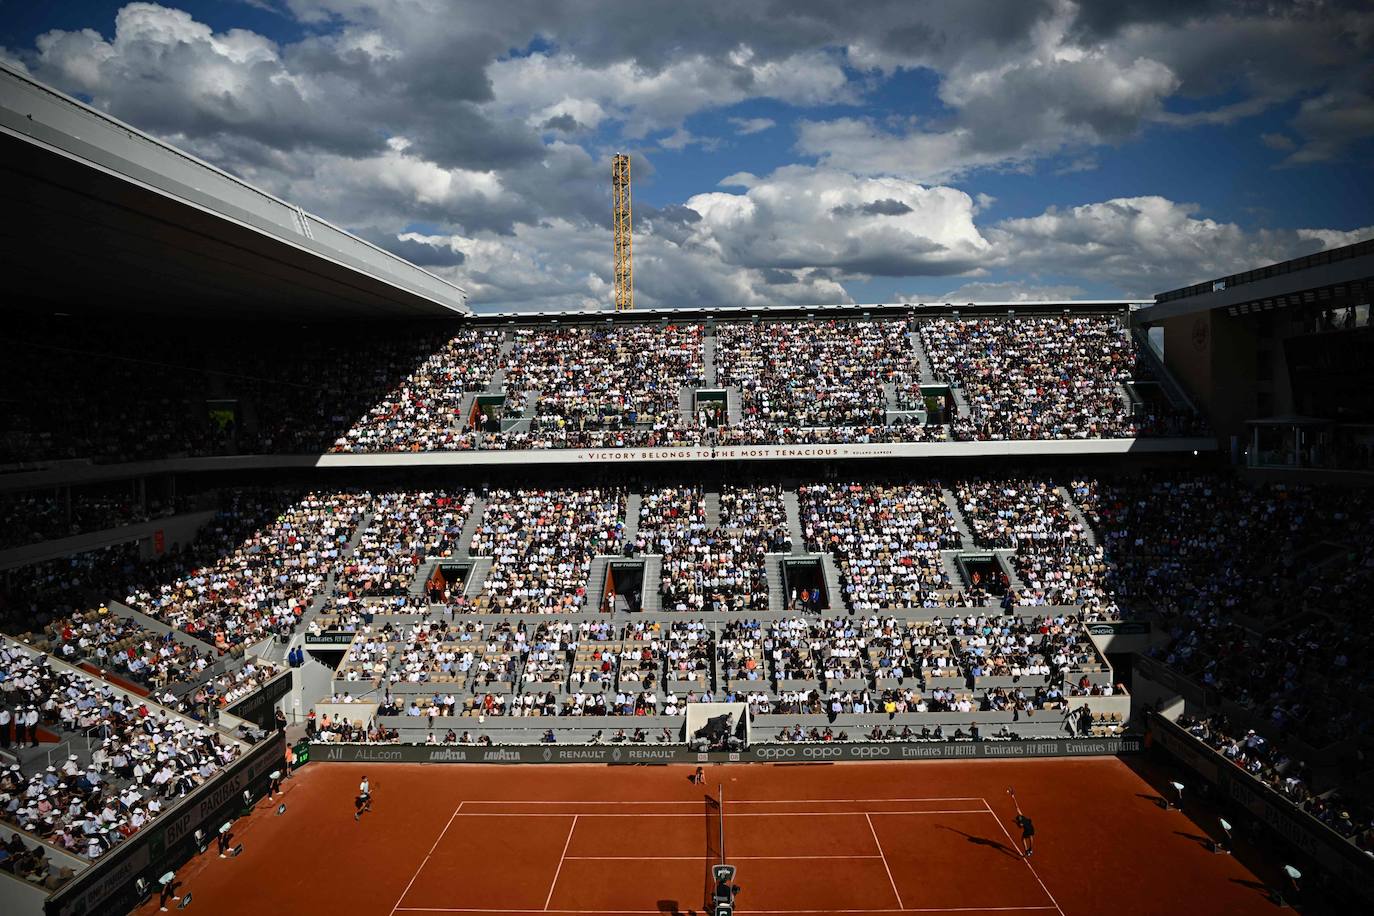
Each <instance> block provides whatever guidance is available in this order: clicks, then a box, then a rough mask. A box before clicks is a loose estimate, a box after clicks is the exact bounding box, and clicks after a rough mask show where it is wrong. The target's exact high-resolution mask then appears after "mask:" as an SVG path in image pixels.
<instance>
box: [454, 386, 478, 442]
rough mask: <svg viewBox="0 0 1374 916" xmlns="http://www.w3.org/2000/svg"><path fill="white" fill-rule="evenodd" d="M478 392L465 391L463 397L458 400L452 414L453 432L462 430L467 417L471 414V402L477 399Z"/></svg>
mask: <svg viewBox="0 0 1374 916" xmlns="http://www.w3.org/2000/svg"><path fill="white" fill-rule="evenodd" d="M477 395H478V392H476V391H465V392H463V398H462V400H461V401H459V402H458V410H457V411H455V412H454V414H453V429H454V431H455V432H462V431H463V427H465V426H466V425H467V422H468V417H469V416H471V415H472V403H473V402H474V401H476V400H477Z"/></svg>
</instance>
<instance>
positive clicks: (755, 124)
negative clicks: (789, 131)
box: [730, 118, 778, 137]
mask: <svg viewBox="0 0 1374 916" xmlns="http://www.w3.org/2000/svg"><path fill="white" fill-rule="evenodd" d="M730 123H731V124H733V125H735V132H736V133H738V134H739V135H741V136H745V137H747V136H748V135H749V134H759V133H763V132H764V131H765V130H771V129H772V128H774V127H777V126H778V122H777V121H774V120H773V119H772V118H731V119H730Z"/></svg>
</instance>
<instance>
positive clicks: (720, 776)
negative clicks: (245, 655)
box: [140, 758, 1291, 916]
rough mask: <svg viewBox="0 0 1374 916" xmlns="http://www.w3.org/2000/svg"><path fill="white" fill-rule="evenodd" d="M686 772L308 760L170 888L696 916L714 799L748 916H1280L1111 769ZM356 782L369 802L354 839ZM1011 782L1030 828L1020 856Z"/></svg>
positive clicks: (230, 905)
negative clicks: (279, 792)
mask: <svg viewBox="0 0 1374 916" xmlns="http://www.w3.org/2000/svg"><path fill="white" fill-rule="evenodd" d="M1136 767H1137V768H1139V767H1140V765H1139V764H1137V765H1136ZM691 772H692V768H690V767H681V766H676V767H614V768H611V767H606V766H576V765H550V766H477V765H468V764H461V765H442V764H440V765H430V766H421V765H376V766H368V765H362V764H348V765H344V764H325V763H314V764H311V765H309V766H307V767H305V768H304V769H303V770H301V771H300V772H299V773H297V774H296V776H295V777H293V778H292V779H291V780H290V781H288V782H287V784H286V792H285V795H284V797H283V796H278V798H277V799H273V800H264V801H263V802H261V803H260V804H259V805H258V810H257V811H256V813H255V814H254V815H253V816H252V817H251V818H248V819H245V820H240V821H238V822H237V823H236V825H235V828H234V832H235V837H234V841H235V842H241V843H243V846H244V852H243V854H242V855H241V856H239V857H237V858H231V859H223V860H221V859H219V858H218V857H217V856H216V855H215V853H214V851H213V848H212V850H211V851H210V852H209V853H207V854H205V855H202V856H201V857H200V858H199V859H197V860H196V861H194V862H191V863H188V864H187V865H186V866H185V867H184V868H183V869H181V871H180V872H179V874H178V877H179V879H180V881H181V886H180V888H179V892H180V893H186V892H190V893H192V894H193V895H194V902H193V903H192V907H193V908H194V911H195V913H196V914H197V916H214V914H220V913H224V914H231V913H243V912H246V911H250V910H251V911H253V912H267V913H291V914H295V916H300V914H313V913H319V914H362V916H441V914H446V913H453V914H459V913H462V914H483V913H486V914H514V913H542V912H549V913H561V914H588V916H612V914H656V913H673V912H678V913H683V914H688V913H701V912H703V909H704V905H705V902H706V896H707V893H708V890H707V881H708V879H707V868H708V865H709V864H711V863H712V862H714V861H717V856H718V849H717V846H718V841H717V836H718V827H719V822H718V821H717V820H716V815H715V814H714V813H713V810H712V807H711V805H710V803H709V802H707V801H706V796H707V795H708V794H709V795H711V796H714V795H716V794H717V786H718V785H723V786H724V796H725V807H724V811H725V852H726V858H727V859H728V860H729V861H730V862H731V863H732V864H734V865H736V866H737V867H738V869H739V872H738V876H737V878H736V883H737V884H738V885H740V887H741V888H742V890H741V893H740V896H739V898H738V899H737V901H736V903H737V906H736V909H737V912H740V913H772V914H784V913H798V914H813V913H841V912H848V913H863V914H872V916H896V914H900V913H968V914H971V916H979V914H1004V916H1018V914H1020V916H1051V914H1060V916H1088V914H1098V913H1111V914H1114V916H1135V914H1140V916H1144V914H1164V913H1168V914H1211V913H1215V914H1247V913H1269V914H1273V913H1277V912H1278V910H1277V909H1276V908H1275V907H1274V905H1273V904H1271V903H1270V902H1269V901H1268V900H1267V899H1266V897H1265V894H1264V890H1263V885H1262V884H1261V883H1260V882H1259V880H1258V879H1257V878H1256V876H1255V875H1254V874H1252V873H1251V872H1250V871H1249V870H1248V869H1247V868H1246V867H1245V865H1244V864H1242V862H1241V861H1240V860H1238V859H1237V858H1232V857H1230V856H1224V855H1213V854H1211V853H1209V852H1208V851H1207V850H1206V849H1205V848H1204V846H1203V845H1202V841H1203V840H1204V839H1205V831H1204V830H1202V829H1201V828H1200V827H1199V826H1198V825H1197V824H1195V823H1193V822H1192V821H1191V820H1189V819H1188V817H1187V816H1186V815H1185V814H1183V813H1180V812H1179V811H1175V810H1169V811H1166V810H1163V809H1161V808H1160V807H1159V806H1158V805H1157V804H1155V803H1154V801H1153V798H1154V796H1155V794H1156V793H1155V790H1154V789H1153V788H1151V786H1150V784H1149V783H1148V782H1146V781H1145V780H1144V779H1142V777H1141V776H1140V775H1138V774H1137V773H1136V772H1135V771H1134V770H1133V769H1132V768H1131V767H1129V766H1127V765H1126V764H1125V763H1123V762H1121V761H1119V760H1116V759H1114V758H1088V759H1077V760H1054V761H1033V762H1032V761H1006V762H1003V761H960V762H924V761H923V762H916V763H897V764H890V763H861V764H849V763H846V764H833V765H812V766H795V765H794V766H786V765H758V764H753V765H734V766H711V767H707V769H706V783H707V784H706V785H705V786H694V785H692V784H691V782H690V774H691ZM363 774H367V775H368V777H369V778H370V779H371V782H372V787H373V796H374V800H375V804H374V810H373V811H372V812H371V813H369V814H364V815H363V817H362V819H361V821H358V822H355V821H354V819H353V798H354V795H355V794H356V791H357V786H358V781H359V779H360V778H361V777H362V775H363ZM1008 786H1015V787H1016V796H1017V800H1018V801H1019V802H1020V805H1021V808H1022V810H1023V811H1025V812H1026V813H1027V814H1029V815H1030V816H1031V817H1033V818H1034V820H1035V825H1036V831H1037V836H1036V850H1035V855H1034V856H1033V857H1031V858H1030V859H1025V858H1023V857H1022V856H1021V855H1020V854H1019V849H1020V838H1019V832H1018V831H1016V828H1015V825H1014V823H1013V817H1014V815H1015V811H1014V809H1013V807H1012V802H1011V799H1010V798H1009V797H1008V796H1007V794H1006V789H1007V787H1008ZM283 799H284V800H285V802H286V804H287V811H286V814H285V815H283V816H281V817H278V816H276V815H275V814H274V810H275V808H276V806H277V804H278V803H279V802H280V801H282V800H283ZM156 911H157V903H156V900H154V901H153V902H151V903H149V904H148V905H145V906H144V907H143V909H142V910H141V911H140V912H143V913H154V912H156ZM1289 912H1291V911H1289Z"/></svg>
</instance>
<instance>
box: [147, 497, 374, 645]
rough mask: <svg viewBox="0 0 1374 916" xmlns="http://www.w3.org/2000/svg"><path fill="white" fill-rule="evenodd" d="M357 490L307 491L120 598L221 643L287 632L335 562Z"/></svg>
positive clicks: (359, 503) (349, 532) (349, 529)
mask: <svg viewBox="0 0 1374 916" xmlns="http://www.w3.org/2000/svg"><path fill="white" fill-rule="evenodd" d="M366 505H367V499H366V497H364V496H359V495H354V494H348V493H310V494H307V495H306V496H305V497H304V498H302V499H300V500H299V501H297V502H295V503H294V504H292V505H290V506H288V507H287V508H286V509H285V511H283V512H282V513H281V514H280V515H279V516H277V517H276V518H275V519H274V520H273V521H272V522H271V523H269V524H267V525H265V526H263V527H262V528H260V529H258V530H257V531H255V532H253V533H252V534H251V535H250V536H249V537H248V538H247V539H246V540H244V541H242V542H240V543H237V544H235V545H234V546H233V547H231V548H229V549H227V550H226V551H225V552H224V553H223V554H222V555H221V556H220V557H219V559H217V560H215V561H213V562H211V563H209V564H207V565H204V566H200V567H198V568H192V569H190V570H188V571H187V572H185V573H184V574H183V575H181V576H179V577H177V578H176V579H175V580H173V581H170V582H164V583H163V584H161V585H154V586H151V587H147V588H142V589H139V590H137V591H135V592H133V593H132V594H130V595H129V596H128V598H127V603H128V604H129V605H131V606H132V607H135V608H137V609H138V610H141V611H143V612H144V613H147V614H150V615H152V616H154V617H157V618H158V619H160V620H162V621H164V622H166V623H168V624H171V625H172V626H174V627H176V628H177V629H180V630H183V631H185V632H187V633H189V634H190V635H192V636H195V637H197V638H199V639H201V640H203V641H205V642H208V643H211V644H212V645H214V646H215V647H216V648H217V649H219V650H221V651H223V650H227V649H228V648H230V647H231V646H234V645H239V644H244V643H253V642H257V641H258V640H261V639H263V638H265V637H267V636H273V635H286V634H289V633H290V632H292V631H293V630H294V629H295V627H296V624H297V622H298V621H299V619H300V617H301V615H302V614H303V613H304V611H305V609H306V606H307V605H308V604H309V602H310V601H311V599H312V598H313V597H314V595H315V594H316V592H317V591H318V590H319V589H320V587H321V586H322V585H323V584H324V581H325V578H326V577H327V576H328V575H329V573H330V572H331V570H333V569H334V568H335V566H336V565H338V563H339V560H340V557H341V556H342V554H343V551H344V548H345V547H346V545H347V544H348V542H349V539H350V538H352V536H353V533H354V529H355V528H356V527H357V524H358V522H359V520H360V519H361V517H362V512H363V510H364V509H365V508H366Z"/></svg>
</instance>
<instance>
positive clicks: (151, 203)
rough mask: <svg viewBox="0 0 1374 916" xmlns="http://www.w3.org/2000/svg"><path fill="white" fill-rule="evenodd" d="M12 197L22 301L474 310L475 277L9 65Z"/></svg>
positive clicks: (11, 283) (14, 258)
mask: <svg viewBox="0 0 1374 916" xmlns="http://www.w3.org/2000/svg"><path fill="white" fill-rule="evenodd" d="M0 200H2V201H3V206H4V210H5V215H6V219H5V220H4V225H3V228H0V265H2V266H3V270H4V277H5V287H6V299H7V301H8V303H9V305H10V307H11V308H14V307H27V308H31V309H40V310H45V311H61V312H69V313H85V314H89V313H91V312H100V313H110V312H114V313H123V312H145V313H155V314H171V315H175V316H177V317H179V318H187V319H192V320H205V319H211V318H214V319H224V318H275V319H291V320H304V321H322V320H333V319H350V318H420V317H444V316H447V317H454V316H460V315H463V316H465V315H468V314H470V310H469V308H468V305H467V294H466V293H465V292H464V291H463V290H462V289H461V288H460V287H458V286H455V285H453V284H452V283H449V282H447V281H446V280H443V279H441V278H439V277H436V276H434V275H433V274H431V273H429V272H428V271H425V270H423V269H421V268H419V267H416V266H415V265H414V264H411V263H410V262H408V261H406V260H404V259H403V258H399V257H397V256H396V255H393V254H391V253H390V252H387V251H384V250H383V249H381V248H379V247H377V246H376V245H373V244H371V243H370V242H367V241H365V240H363V239H360V238H358V237H357V236H354V235H351V234H349V233H347V232H345V231H343V230H342V229H339V228H338V227H336V226H333V225H331V224H329V223H327V222H325V221H324V220H322V219H320V218H319V217H316V216H313V215H311V214H309V213H306V212H305V211H304V210H302V209H301V208H300V207H297V206H294V205H292V204H290V203H287V202H286V201H283V200H281V199H279V198H276V197H273V196H272V195H270V194H268V193H266V192H264V191H261V190H259V189H258V188H255V187H253V186H252V185H250V184H248V183H246V182H244V181H241V180H239V179H237V178H235V177H234V176H232V175H230V174H228V173H226V172H224V171H221V170H220V169H217V168H215V167H214V166H212V165H209V164H208V163H206V162H203V161H201V160H199V159H197V158H195V157H194V156H191V155H189V154H187V153H185V152H182V151H181V150H178V149H176V148H175V147H173V146H170V145H168V144H166V143H163V142H161V141H159V140H156V139H154V138H153V137H150V136H148V135H147V134H145V133H142V132H141V131H138V130H136V129H134V128H132V127H130V126H129V125H127V124H124V123H122V122H120V121H118V120H116V119H114V118H111V117H110V116H108V115H106V114H103V113H102V112H99V111H97V110H95V109H94V108H91V107H90V106H88V105H84V104H82V103H81V102H79V101H77V100H76V99H73V98H71V97H69V96H66V95H64V94H62V93H60V92H58V91H56V90H54V89H52V88H50V87H48V86H45V85H43V84H42V83H39V82H37V81H35V80H33V79H32V78H30V77H29V76H27V75H26V74H23V73H20V72H18V71H16V70H14V69H11V68H9V67H6V66H3V65H0Z"/></svg>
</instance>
